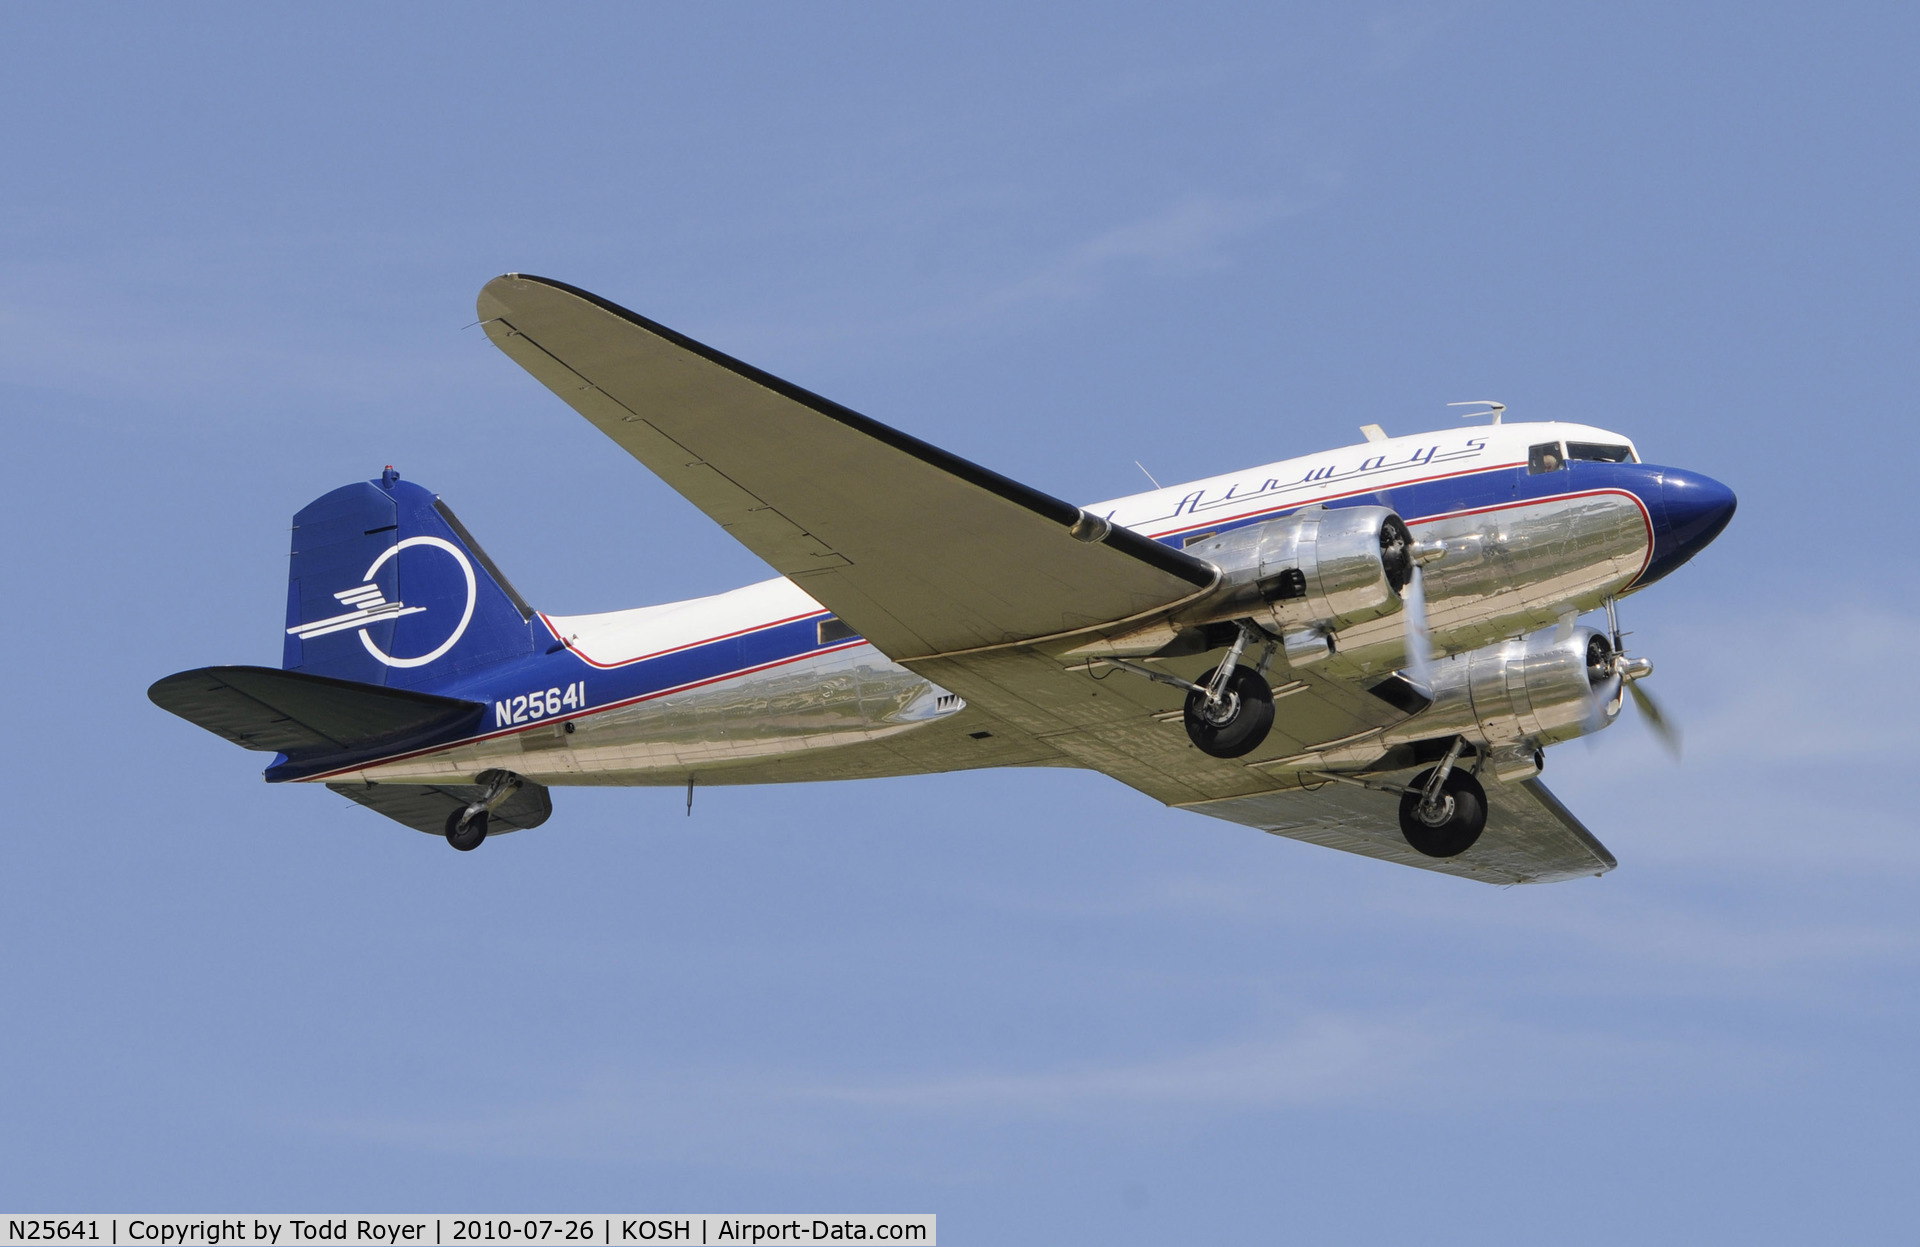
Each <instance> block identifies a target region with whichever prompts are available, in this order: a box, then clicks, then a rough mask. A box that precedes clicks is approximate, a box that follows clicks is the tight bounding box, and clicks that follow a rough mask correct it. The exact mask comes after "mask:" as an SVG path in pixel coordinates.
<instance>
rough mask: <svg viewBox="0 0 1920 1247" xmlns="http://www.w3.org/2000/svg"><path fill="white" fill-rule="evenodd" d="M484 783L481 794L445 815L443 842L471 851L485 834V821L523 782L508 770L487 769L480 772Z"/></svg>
mask: <svg viewBox="0 0 1920 1247" xmlns="http://www.w3.org/2000/svg"><path fill="white" fill-rule="evenodd" d="M480 782H481V783H483V784H485V785H486V786H487V790H486V793H485V795H483V796H482V797H480V799H479V800H477V801H475V802H473V803H472V804H470V805H466V806H462V807H461V808H460V809H457V810H455V811H454V812H453V813H451V814H449V815H447V843H448V844H451V845H452V846H453V847H454V848H456V849H459V850H460V851H461V852H462V853H471V852H473V851H474V850H475V849H477V848H479V847H480V842H481V841H482V840H485V839H486V838H487V824H488V822H490V821H491V816H492V814H493V812H494V811H495V810H497V809H499V808H500V806H501V804H502V803H503V802H505V801H506V799H507V798H508V797H511V796H512V795H513V794H514V793H516V792H519V791H520V785H521V783H522V782H523V781H522V780H521V778H520V777H519V776H518V775H515V774H514V773H513V772H512V771H487V772H485V773H483V774H482V775H481V776H480Z"/></svg>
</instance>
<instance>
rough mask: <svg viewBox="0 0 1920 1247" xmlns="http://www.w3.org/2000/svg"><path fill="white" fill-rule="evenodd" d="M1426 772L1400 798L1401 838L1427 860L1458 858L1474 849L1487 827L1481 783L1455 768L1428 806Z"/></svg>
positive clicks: (1485, 799) (1431, 772) (1428, 771)
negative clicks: (1426, 801)
mask: <svg viewBox="0 0 1920 1247" xmlns="http://www.w3.org/2000/svg"><path fill="white" fill-rule="evenodd" d="M1432 778H1433V770H1432V769H1431V768H1429V769H1428V770H1424V771H1422V772H1420V774H1418V775H1416V776H1414V778H1413V782H1412V783H1411V784H1408V785H1407V788H1408V791H1406V792H1405V793H1402V794H1401V797H1400V834H1401V835H1403V836H1405V837H1406V838H1407V843H1408V844H1410V845H1412V846H1413V847H1414V848H1415V849H1416V850H1418V851H1419V852H1421V853H1424V854H1426V855H1427V856H1428V857H1458V856H1460V855H1461V854H1462V853H1465V852H1466V851H1467V850H1468V849H1470V848H1472V847H1473V844H1474V841H1476V840H1478V839H1479V838H1480V833H1481V832H1482V831H1483V830H1485V829H1486V826H1487V791H1486V789H1484V788H1482V787H1481V786H1480V781H1479V780H1477V779H1475V778H1474V777H1473V776H1472V775H1470V774H1468V773H1467V772H1466V771H1463V770H1460V769H1458V768H1455V769H1454V770H1453V771H1451V772H1450V773H1448V775H1447V782H1446V783H1444V784H1442V785H1441V786H1440V796H1439V799H1438V800H1437V801H1436V802H1435V803H1434V804H1433V805H1431V806H1429V805H1427V804H1426V803H1425V801H1424V799H1423V797H1424V794H1425V792H1426V788H1427V781H1428V780H1430V779H1432Z"/></svg>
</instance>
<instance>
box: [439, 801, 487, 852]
mask: <svg viewBox="0 0 1920 1247" xmlns="http://www.w3.org/2000/svg"><path fill="white" fill-rule="evenodd" d="M486 838H487V812H486V811H485V810H480V811H478V812H477V813H474V814H468V813H467V812H466V810H465V809H458V810H455V811H454V812H453V813H451V814H449V815H447V843H448V844H451V845H452V846H453V847H454V848H456V849H459V850H460V851H461V852H462V853H471V852H473V851H474V850H475V849H477V848H479V847H480V842H481V841H482V840H485V839H486Z"/></svg>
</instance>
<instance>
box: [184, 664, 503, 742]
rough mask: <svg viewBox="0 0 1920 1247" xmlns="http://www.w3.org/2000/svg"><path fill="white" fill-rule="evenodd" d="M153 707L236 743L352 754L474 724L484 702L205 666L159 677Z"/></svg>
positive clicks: (315, 677) (301, 675)
mask: <svg viewBox="0 0 1920 1247" xmlns="http://www.w3.org/2000/svg"><path fill="white" fill-rule="evenodd" d="M147 696H148V697H149V698H150V699H152V701H153V704H154V705H156V706H158V707H160V708H161V709H162V710H168V711H172V712H173V713H174V714H177V715H179V716H180V717H181V718H183V719H185V720H186V721H187V722H189V723H192V724H195V725H197V726H199V727H204V728H206V729H207V730H208V731H209V732H212V733H214V734H215V735H217V736H224V737H226V738H227V739H228V740H230V741H232V742H233V743H234V744H236V745H240V746H242V747H244V748H247V749H258V750H261V751H263V752H268V753H284V754H287V755H289V756H290V757H301V756H313V755H319V754H351V753H357V752H360V751H361V750H364V749H367V748H370V747H373V746H376V745H392V744H395V743H397V742H402V741H407V740H412V739H414V738H430V737H434V736H438V735H440V734H442V733H447V732H451V731H453V730H455V729H457V728H464V727H466V726H468V725H470V724H472V723H474V722H477V721H478V719H479V717H480V715H481V713H482V712H483V711H484V709H485V707H483V706H481V705H480V703H479V702H472V701H462V700H459V699H458V698H453V697H436V696H433V695H432V694H429V693H413V692H408V691H407V690H405V689H397V688H383V687H381V686H380V685H377V684H360V683H356V682H355V681H352V680H336V679H333V678H331V677H328V676H318V675H307V674H305V673H303V672H298V671H276V670H274V669H272V668H271V667H202V668H200V669H199V670H197V671H182V672H180V673H178V674H177V675H170V676H168V677H167V678H166V679H164V680H160V681H157V682H156V683H155V684H154V685H153V687H152V688H149V689H148V690H147Z"/></svg>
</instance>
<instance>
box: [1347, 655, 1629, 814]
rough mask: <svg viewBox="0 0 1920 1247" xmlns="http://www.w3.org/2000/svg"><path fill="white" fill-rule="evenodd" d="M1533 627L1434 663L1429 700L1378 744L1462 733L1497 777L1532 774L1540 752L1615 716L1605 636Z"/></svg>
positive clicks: (1616, 688)
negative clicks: (1483, 755) (1561, 635)
mask: <svg viewBox="0 0 1920 1247" xmlns="http://www.w3.org/2000/svg"><path fill="white" fill-rule="evenodd" d="M1554 635H1555V634H1554V632H1551V631H1547V632H1536V633H1533V634H1531V635H1529V636H1524V637H1519V638H1517V639H1515V640H1511V641H1500V642H1496V643H1495V644H1493V645H1488V646H1484V647H1482V648H1480V649H1477V650H1473V651H1471V652H1470V653H1466V654H1461V655H1459V656H1457V657H1454V658H1448V659H1443V660H1441V661H1439V662H1436V663H1434V664H1433V690H1432V691H1433V704H1432V705H1430V706H1428V707H1427V709H1425V710H1423V711H1421V712H1420V713H1419V714H1417V715H1415V716H1414V717H1413V718H1411V719H1409V720H1407V721H1406V722H1405V723H1402V724H1400V725H1398V726H1396V727H1394V728H1392V729H1390V730H1389V731H1388V732H1387V734H1386V735H1385V737H1384V738H1383V743H1385V744H1389V745H1399V744H1412V743H1414V742H1417V741H1423V740H1434V739H1437V738H1446V737H1452V736H1464V737H1466V738H1467V739H1468V740H1469V741H1471V742H1473V744H1474V746H1475V748H1476V749H1478V750H1481V751H1483V752H1485V753H1486V755H1487V761H1488V762H1489V763H1490V764H1491V765H1492V767H1493V771H1494V775H1495V777H1496V778H1498V779H1500V780H1502V781H1504V782H1512V781H1514V780H1518V779H1525V778H1527V777H1529V776H1532V775H1534V774H1536V773H1538V771H1539V769H1540V765H1539V757H1538V755H1539V751H1540V750H1541V749H1542V748H1544V747H1546V746H1548V745H1552V744H1556V743H1558V742H1560V741H1563V740H1572V739H1573V738H1574V737H1576V736H1584V735H1586V734H1587V733H1589V732H1596V731H1599V730H1600V729H1601V728H1603V727H1606V726H1607V725H1608V724H1610V723H1612V722H1613V720H1614V717H1615V716H1616V715H1618V714H1619V713H1620V692H1621V686H1620V676H1619V674H1618V672H1617V671H1616V670H1615V664H1614V661H1613V657H1614V654H1613V646H1612V644H1611V643H1609V642H1608V640H1607V637H1606V635H1605V634H1604V633H1600V632H1596V631H1594V630H1593V629H1592V628H1575V629H1573V632H1572V635H1570V636H1568V637H1567V638H1566V639H1565V640H1555V639H1554Z"/></svg>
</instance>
